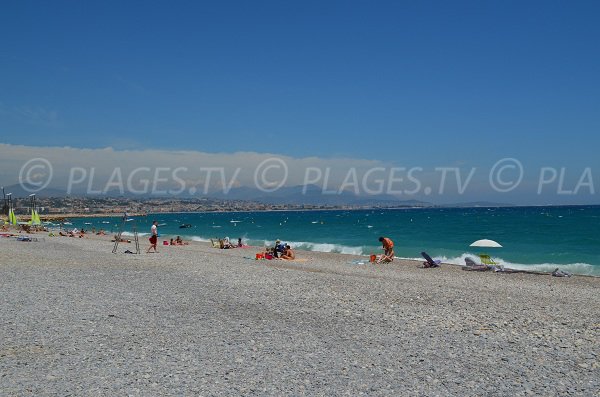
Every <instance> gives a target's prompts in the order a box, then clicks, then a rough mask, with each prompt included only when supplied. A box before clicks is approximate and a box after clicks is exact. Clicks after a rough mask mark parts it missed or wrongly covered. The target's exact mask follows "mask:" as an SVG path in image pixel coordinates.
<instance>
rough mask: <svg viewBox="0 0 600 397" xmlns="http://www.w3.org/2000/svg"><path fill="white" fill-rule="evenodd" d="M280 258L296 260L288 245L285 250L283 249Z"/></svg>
mask: <svg viewBox="0 0 600 397" xmlns="http://www.w3.org/2000/svg"><path fill="white" fill-rule="evenodd" d="M280 258H281V259H285V260H288V261H291V260H293V259H296V255H295V254H294V251H293V250H292V247H290V246H289V245H287V244H286V245H285V249H284V251H283V253H282V254H281V257H280Z"/></svg>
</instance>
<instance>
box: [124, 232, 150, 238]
mask: <svg viewBox="0 0 600 397" xmlns="http://www.w3.org/2000/svg"><path fill="white" fill-rule="evenodd" d="M149 235H150V233H138V236H141V237H143V236H149ZM121 236H131V237H133V233H132V232H123V233H121Z"/></svg>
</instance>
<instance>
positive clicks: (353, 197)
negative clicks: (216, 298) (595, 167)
mask: <svg viewBox="0 0 600 397" xmlns="http://www.w3.org/2000/svg"><path fill="white" fill-rule="evenodd" d="M4 190H5V192H6V193H12V197H13V199H24V198H27V197H28V196H29V195H30V194H31V192H35V194H36V195H37V196H38V197H40V198H41V197H67V192H66V191H64V190H60V189H52V188H45V189H43V190H41V191H39V192H37V191H35V190H36V186H33V185H21V184H15V185H11V186H6V187H5V188H4ZM71 196H73V197H96V196H97V195H86V194H85V192H84V191H78V192H74V194H71ZM102 197H112V198H118V197H125V198H137V199H139V198H147V197H150V196H144V195H135V194H127V193H126V194H124V195H121V193H120V192H119V191H118V190H112V191H109V192H107V194H106V195H102ZM151 197H152V198H157V197H162V198H178V199H191V198H203V197H206V198H211V199H218V200H238V201H251V202H257V203H262V204H270V205H312V206H315V205H324V206H356V207H432V206H437V207H509V206H512V204H504V203H493V202H484V201H476V202H467V203H456V204H446V205H436V204H432V203H430V202H425V201H420V200H400V199H399V198H398V197H396V196H392V195H389V194H378V195H366V194H364V195H357V194H354V193H353V192H349V191H343V192H341V193H337V192H336V193H331V192H327V191H325V192H324V191H323V190H322V189H321V188H320V187H319V186H316V185H306V186H289V187H281V188H279V189H277V190H276V191H274V192H265V191H263V190H260V189H256V188H251V187H237V188H232V189H230V190H229V191H228V192H227V193H224V192H222V191H216V192H209V193H208V194H206V195H202V196H200V195H191V194H181V195H177V196H172V195H164V196H155V195H153V196H151Z"/></svg>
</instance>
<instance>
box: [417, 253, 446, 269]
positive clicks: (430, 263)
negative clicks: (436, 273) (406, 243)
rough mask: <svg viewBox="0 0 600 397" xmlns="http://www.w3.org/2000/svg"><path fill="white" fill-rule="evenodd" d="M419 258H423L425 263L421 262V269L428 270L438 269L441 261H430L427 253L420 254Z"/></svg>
mask: <svg viewBox="0 0 600 397" xmlns="http://www.w3.org/2000/svg"><path fill="white" fill-rule="evenodd" d="M421 256H422V257H423V258H425V262H423V267H424V268H429V267H440V265H441V263H442V261H440V260H433V259H431V257H430V256H429V255H428V254H427V252H421Z"/></svg>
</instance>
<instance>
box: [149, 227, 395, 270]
mask: <svg viewBox="0 0 600 397" xmlns="http://www.w3.org/2000/svg"><path fill="white" fill-rule="evenodd" d="M150 234H151V235H150V238H149V241H150V247H148V249H147V250H146V252H147V253H150V252H151V250H154V252H158V250H157V248H156V245H157V243H158V223H157V221H153V222H152V227H151V228H150ZM379 242H380V243H381V245H382V248H383V254H382V255H380V256H379V257H378V258H374V262H375V263H378V264H379V263H389V262H392V261H393V260H394V242H393V241H392V239H390V238H389V237H383V236H382V237H379ZM219 243H220V245H221V246H220V248H223V249H225V248H237V247H243V244H242V239H241V238H239V239H238V244H237V245H234V244H232V243H231V242H230V241H229V237H225V238H224V239H219ZM186 244H187V243H184V242H183V240H182V239H181V237H180V236H177V238H176V239H175V240H173V239H171V241H170V245H186ZM264 255H265V256H270V257H271V258H273V259H284V260H294V259H296V254H295V253H294V250H292V247H291V246H290V245H289V244H284V243H282V242H281V240H279V239H277V240H276V241H275V245H274V246H273V247H270V248H267V249H266V250H265V253H264Z"/></svg>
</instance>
